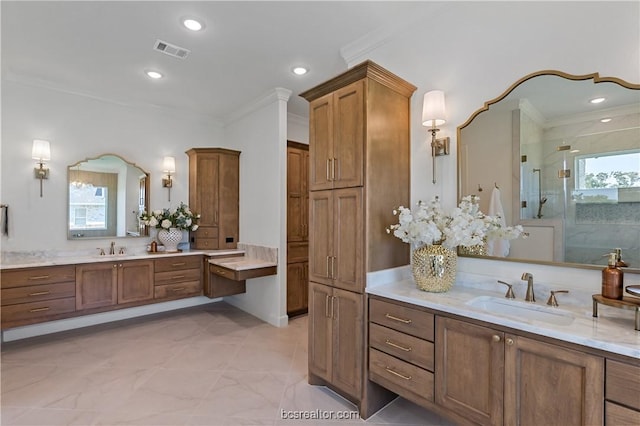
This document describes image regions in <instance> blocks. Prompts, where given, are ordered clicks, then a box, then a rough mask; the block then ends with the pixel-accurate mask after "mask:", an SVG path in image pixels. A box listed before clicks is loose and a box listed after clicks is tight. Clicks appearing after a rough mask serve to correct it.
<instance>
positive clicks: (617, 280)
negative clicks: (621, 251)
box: [602, 253, 624, 300]
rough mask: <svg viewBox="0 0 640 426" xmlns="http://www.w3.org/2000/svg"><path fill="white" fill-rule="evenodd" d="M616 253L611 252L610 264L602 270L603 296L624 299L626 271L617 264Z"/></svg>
mask: <svg viewBox="0 0 640 426" xmlns="http://www.w3.org/2000/svg"><path fill="white" fill-rule="evenodd" d="M616 258H617V256H616V253H609V265H608V266H607V267H606V268H604V269H603V270H602V296H603V297H606V298H608V299H619V300H620V299H622V290H623V284H622V280H623V277H624V273H623V272H622V269H620V268H618V267H617V266H616V260H617V259H616Z"/></svg>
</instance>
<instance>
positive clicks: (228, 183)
mask: <svg viewBox="0 0 640 426" xmlns="http://www.w3.org/2000/svg"><path fill="white" fill-rule="evenodd" d="M219 167H220V169H219V171H218V173H219V183H218V191H219V194H218V203H219V204H218V215H217V217H216V219H217V224H218V248H221V249H222V248H225V249H233V248H236V247H237V246H238V239H239V238H240V230H239V226H240V225H239V223H240V153H225V154H220V162H219ZM211 190H212V191H213V190H214V188H211Z"/></svg>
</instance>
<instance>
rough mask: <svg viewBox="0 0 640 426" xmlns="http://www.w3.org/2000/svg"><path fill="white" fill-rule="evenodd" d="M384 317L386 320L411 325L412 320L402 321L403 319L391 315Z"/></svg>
mask: <svg viewBox="0 0 640 426" xmlns="http://www.w3.org/2000/svg"><path fill="white" fill-rule="evenodd" d="M384 316H385V318H389V319H390V320H394V321H398V322H401V323H403V324H411V320H410V319H402V318H398V317H394V316H393V315H391V314H384Z"/></svg>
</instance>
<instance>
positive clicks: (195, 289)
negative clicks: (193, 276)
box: [153, 281, 202, 299]
mask: <svg viewBox="0 0 640 426" xmlns="http://www.w3.org/2000/svg"><path fill="white" fill-rule="evenodd" d="M199 294H202V282H201V281H185V282H182V283H175V284H167V285H157V286H156V287H155V289H154V293H153V297H154V298H155V299H165V298H173V297H186V296H197V295H199Z"/></svg>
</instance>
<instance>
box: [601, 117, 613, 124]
mask: <svg viewBox="0 0 640 426" xmlns="http://www.w3.org/2000/svg"><path fill="white" fill-rule="evenodd" d="M610 121H611V119H610V118H603V119H601V120H600V122H601V123H608V122H610Z"/></svg>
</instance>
